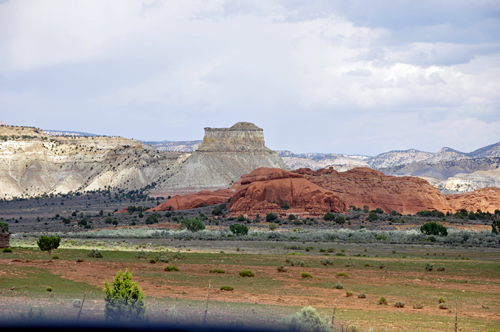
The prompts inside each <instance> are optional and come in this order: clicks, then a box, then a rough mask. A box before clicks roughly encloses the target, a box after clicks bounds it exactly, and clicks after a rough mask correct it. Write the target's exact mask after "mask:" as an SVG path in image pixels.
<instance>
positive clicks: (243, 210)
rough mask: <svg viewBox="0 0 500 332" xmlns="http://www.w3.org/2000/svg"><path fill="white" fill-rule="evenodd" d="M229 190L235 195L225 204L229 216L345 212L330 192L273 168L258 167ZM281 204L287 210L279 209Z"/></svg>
mask: <svg viewBox="0 0 500 332" xmlns="http://www.w3.org/2000/svg"><path fill="white" fill-rule="evenodd" d="M233 189H236V193H235V194H234V195H233V198H232V199H231V204H230V205H229V208H230V210H231V212H230V214H231V215H233V216H237V215H240V214H242V215H246V216H248V217H254V216H255V215H257V214H260V215H261V216H265V215H266V214H267V213H269V212H275V213H277V214H279V215H286V214H290V213H293V214H295V215H298V216H307V215H308V216H323V215H324V214H325V212H328V211H331V212H344V211H346V206H345V204H344V203H343V202H342V201H341V200H340V199H339V197H338V196H337V195H335V194H334V193H332V192H331V191H328V190H325V189H323V188H320V187H319V186H317V185H315V184H314V183H311V182H310V181H308V180H306V179H305V178H304V177H303V176H302V175H299V174H295V173H292V172H289V171H285V170H281V169H276V168H266V167H262V168H258V169H256V170H254V171H252V172H251V173H250V174H246V175H243V176H242V177H241V179H240V180H239V181H238V182H237V183H235V185H234V186H233ZM284 203H288V204H289V205H290V207H291V208H290V209H289V210H286V211H284V210H282V209H281V206H282V205H283V204H284Z"/></svg>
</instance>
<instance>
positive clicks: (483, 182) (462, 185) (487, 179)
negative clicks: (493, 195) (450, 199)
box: [436, 168, 500, 194]
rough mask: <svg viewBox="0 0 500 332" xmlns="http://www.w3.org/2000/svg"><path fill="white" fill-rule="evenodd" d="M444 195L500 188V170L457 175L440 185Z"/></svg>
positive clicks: (438, 185) (438, 186) (439, 187)
mask: <svg viewBox="0 0 500 332" xmlns="http://www.w3.org/2000/svg"><path fill="white" fill-rule="evenodd" d="M436 186H437V188H438V189H439V190H440V191H441V192H442V193H448V194H451V193H464V192H469V191H473V190H478V189H481V188H487V187H500V168H497V169H492V170H488V171H477V172H474V173H470V174H457V175H455V176H452V177H450V178H448V179H447V180H446V181H442V182H440V183H438V184H437V185H436Z"/></svg>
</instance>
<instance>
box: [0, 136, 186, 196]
mask: <svg viewBox="0 0 500 332" xmlns="http://www.w3.org/2000/svg"><path fill="white" fill-rule="evenodd" d="M179 156H180V154H179V153H159V152H158V151H156V150H155V149H153V148H151V147H149V146H147V145H144V144H141V143H140V142H139V141H136V140H129V139H125V138H122V137H60V136H50V135H47V134H46V133H44V132H43V131H41V130H39V129H36V128H28V127H8V126H2V127H0V198H3V199H10V198H12V197H14V196H17V197H27V196H28V197H29V196H36V195H41V194H44V193H46V194H49V193H62V194H64V193H68V192H70V191H73V192H75V191H83V192H84V191H91V190H98V189H104V188H105V187H108V186H109V187H112V188H115V189H125V190H133V189H139V188H142V187H144V186H146V185H148V184H151V183H152V182H155V181H159V180H160V179H161V178H162V177H163V176H165V173H166V171H165V170H166V169H169V168H172V169H173V168H175V165H176V164H178V158H179Z"/></svg>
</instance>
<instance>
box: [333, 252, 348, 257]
mask: <svg viewBox="0 0 500 332" xmlns="http://www.w3.org/2000/svg"><path fill="white" fill-rule="evenodd" d="M335 256H346V254H344V253H343V252H338V253H336V254H335Z"/></svg>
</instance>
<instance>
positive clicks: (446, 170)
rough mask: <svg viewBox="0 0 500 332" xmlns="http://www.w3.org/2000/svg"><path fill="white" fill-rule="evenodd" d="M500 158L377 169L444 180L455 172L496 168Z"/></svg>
mask: <svg viewBox="0 0 500 332" xmlns="http://www.w3.org/2000/svg"><path fill="white" fill-rule="evenodd" d="M499 166H500V158H469V159H459V160H451V161H440V162H437V163H428V162H425V161H423V162H418V163H412V164H406V165H399V166H393V167H388V168H381V169H379V170H380V171H382V172H383V173H384V174H386V175H398V176H403V175H409V176H419V177H428V178H433V179H436V180H439V181H444V180H446V179H448V178H450V177H452V176H455V175H457V174H460V173H463V174H470V173H474V172H477V171H487V170H492V169H497V168H499Z"/></svg>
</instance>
